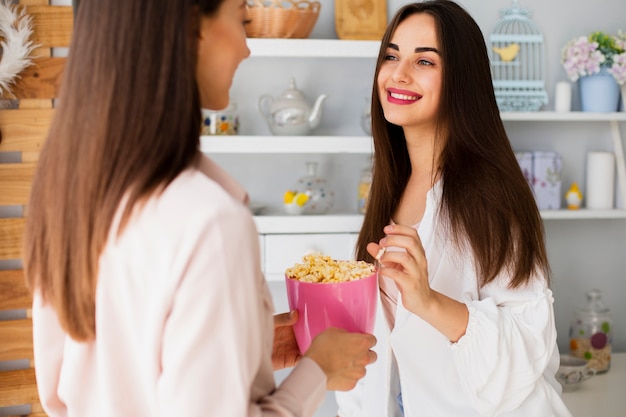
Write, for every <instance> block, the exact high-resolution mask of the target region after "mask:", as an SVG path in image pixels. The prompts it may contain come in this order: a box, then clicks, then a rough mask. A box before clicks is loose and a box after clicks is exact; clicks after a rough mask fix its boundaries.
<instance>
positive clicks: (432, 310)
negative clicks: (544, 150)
mask: <svg viewBox="0 0 626 417" xmlns="http://www.w3.org/2000/svg"><path fill="white" fill-rule="evenodd" d="M372 128H373V138H374V148H375V154H376V158H375V162H374V170H373V182H372V186H371V191H370V198H369V201H368V205H367V211H366V214H365V219H364V223H363V226H362V228H361V231H360V235H359V238H358V242H357V258H358V259H363V260H368V261H374V259H375V258H376V259H378V261H379V262H380V269H379V273H380V281H379V284H380V290H381V300H382V306H383V311H384V316H385V318H386V319H387V320H386V322H387V323H388V325H389V326H388V327H389V329H390V333H389V334H388V335H387V336H384V335H382V336H381V335H377V336H378V339H379V345H378V346H379V347H380V348H381V350H383V351H384V349H385V346H384V345H383V339H388V343H389V344H390V351H391V354H390V355H389V356H390V358H389V361H388V362H386V363H385V362H383V357H382V355H381V356H380V358H379V363H380V366H381V367H383V368H384V369H389V371H387V373H386V374H384V376H383V377H381V378H378V381H373V380H370V378H369V375H370V374H372V375H373V374H375V373H376V372H370V371H368V377H366V378H365V379H364V380H362V381H360V382H359V383H358V384H357V389H355V390H354V391H353V392H350V393H346V394H343V395H341V394H339V395H338V396H337V399H338V403H339V406H340V407H339V415H340V416H341V417H357V416H358V417H366V416H367V417H369V416H375V417H384V416H394V417H395V416H402V415H404V416H406V417H416V416H427V417H433V416H437V417H452V416H456V417H472V416H507V417H513V416H515V417H528V416H533V417H540V416H541V417H548V416H560V417H562V416H570V413H569V411H568V410H567V408H566V407H565V405H564V403H563V401H562V399H561V397H560V392H561V387H560V385H559V384H558V382H557V381H556V379H555V377H554V375H555V373H556V371H557V368H558V366H559V352H558V348H557V344H556V329H555V324H554V311H553V296H552V292H551V290H550V288H549V273H550V271H549V264H548V259H547V255H546V248H545V242H544V229H543V225H542V220H541V217H540V214H539V211H538V209H537V206H536V204H535V201H534V198H533V194H532V192H531V190H530V188H529V186H528V184H527V182H526V180H525V178H524V176H523V175H522V173H521V170H520V168H519V165H518V163H517V160H516V158H515V155H514V152H513V150H512V149H511V145H510V143H509V140H508V138H507V135H506V132H505V129H504V126H503V124H502V121H501V119H500V114H499V111H498V107H497V104H496V100H495V96H494V91H493V85H492V79H491V74H490V65H489V58H488V54H487V51H486V47H485V42H484V39H483V36H482V33H481V31H480V28H479V27H478V25H477V24H476V23H475V21H474V20H473V19H472V17H471V16H470V15H469V14H468V13H467V12H466V11H465V10H464V9H463V8H462V7H461V6H459V5H457V4H456V3H454V2H452V1H447V0H433V1H425V2H420V3H414V4H409V5H406V6H404V7H402V8H401V9H400V10H399V11H398V12H397V14H396V15H395V17H394V18H393V19H392V20H391V22H390V24H389V26H388V28H387V31H386V33H385V35H384V37H383V39H382V44H381V47H380V54H379V56H378V61H377V64H376V71H375V77H374V88H373V92H372ZM383 336H384V338H383ZM379 354H380V352H379ZM374 367H375V368H376V365H374ZM376 383H379V384H380V386H377V385H375V384H376ZM372 384H373V385H374V386H376V387H377V389H372V388H371V387H372V386H373V385H372ZM365 393H367V395H364V394H365ZM373 393H378V394H379V395H378V397H379V399H378V401H377V402H376V404H373V403H371V402H368V401H371V399H372V398H373V397H374V394H373ZM381 397H382V399H383V400H382V401H381V400H380V398H381ZM371 410H375V411H371Z"/></svg>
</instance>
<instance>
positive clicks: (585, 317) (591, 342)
mask: <svg viewBox="0 0 626 417" xmlns="http://www.w3.org/2000/svg"><path fill="white" fill-rule="evenodd" d="M586 295H587V304H586V305H584V306H583V307H581V308H579V309H577V310H576V312H575V313H574V317H573V319H572V322H571V326H570V332H569V336H570V338H569V339H570V343H569V346H570V353H571V354H572V356H576V357H578V358H582V359H585V360H587V366H588V367H589V368H590V369H593V370H595V371H596V372H597V373H604V372H607V371H608V370H609V368H610V367H611V346H612V342H613V319H612V316H611V310H610V309H609V308H608V307H606V306H605V305H604V303H603V302H602V293H601V292H600V290H590V291H589V292H587V294H586Z"/></svg>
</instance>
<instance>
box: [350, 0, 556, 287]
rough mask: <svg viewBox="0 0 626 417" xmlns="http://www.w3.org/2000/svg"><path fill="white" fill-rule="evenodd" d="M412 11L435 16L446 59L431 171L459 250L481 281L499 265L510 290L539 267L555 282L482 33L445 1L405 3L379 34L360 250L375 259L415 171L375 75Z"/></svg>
mask: <svg viewBox="0 0 626 417" xmlns="http://www.w3.org/2000/svg"><path fill="white" fill-rule="evenodd" d="M416 13H426V14H428V15H430V16H432V17H433V18H434V20H435V26H436V31H437V39H438V42H439V48H440V53H441V57H442V66H443V75H442V76H443V83H442V92H441V103H440V108H439V112H438V114H439V117H438V132H439V133H440V137H439V138H438V147H439V148H440V149H441V155H440V160H439V161H438V164H437V165H438V166H439V172H438V173H436V174H437V175H433V177H440V178H442V183H443V195H442V207H441V210H440V211H439V219H440V220H442V221H444V222H445V223H444V224H446V225H448V227H450V230H451V232H452V238H453V240H454V243H455V244H456V245H457V247H461V246H465V245H469V247H470V248H471V250H472V251H473V254H474V256H475V258H476V260H477V265H476V267H477V273H478V274H479V279H480V282H481V285H485V284H487V283H489V282H490V281H492V280H493V279H495V278H496V276H497V275H498V273H500V272H501V271H502V270H503V269H507V270H508V271H509V272H510V273H511V276H512V278H511V281H510V283H509V286H510V287H513V288H515V287H519V286H522V285H523V284H524V283H526V282H528V280H530V279H531V278H532V277H533V276H535V275H536V273H543V274H544V275H545V277H546V278H547V279H548V282H549V277H550V268H549V263H548V258H547V254H546V248H545V241H544V228H543V222H542V220H541V216H540V213H539V210H538V208H537V205H536V203H535V199H534V196H533V193H532V191H531V189H530V187H529V185H528V183H527V181H526V179H525V178H524V176H523V174H522V172H521V169H520V167H519V164H518V162H517V159H516V158H515V154H514V152H513V149H512V148H511V144H510V142H509V139H508V137H507V134H506V131H505V129H504V125H503V123H502V120H501V118H500V112H499V109H498V106H497V103H496V99H495V94H494V90H493V83H492V78H491V69H490V65H489V57H488V54H487V49H486V45H485V41H484V38H483V35H482V32H481V31H480V28H479V27H478V25H477V24H476V22H475V21H474V19H473V18H472V17H471V16H470V15H469V13H467V12H466V11H465V10H464V9H463V8H462V7H461V6H459V5H458V4H456V3H455V2H453V1H448V0H430V1H423V2H419V3H412V4H408V5H406V6H404V7H402V8H401V9H400V10H399V11H398V12H397V13H396V15H395V16H394V17H393V19H392V20H391V22H390V23H389V25H388V27H387V30H386V32H385V34H384V36H383V39H382V43H381V46H380V52H379V55H378V60H377V63H376V71H375V75H374V86H373V89H372V108H371V112H372V133H373V137H374V151H375V155H376V157H375V159H374V170H373V179H372V186H371V191H370V197H369V201H368V205H367V211H366V214H365V219H364V222H363V226H362V228H361V232H360V234H359V238H358V241H357V248H356V257H357V259H362V260H367V261H370V262H373V259H372V257H371V256H370V255H369V254H368V253H367V250H366V246H367V244H368V243H369V242H378V241H379V240H380V239H381V238H382V237H383V228H384V226H386V225H387V224H389V222H390V219H392V218H393V215H394V210H395V209H396V207H397V206H398V204H399V202H400V198H401V197H402V194H403V192H404V189H405V187H406V185H407V182H408V179H409V177H410V175H411V161H410V159H409V154H408V150H407V145H406V140H405V137H404V132H403V130H402V128H401V127H400V126H397V125H393V124H391V123H389V122H387V121H386V120H385V117H384V114H383V110H382V106H381V102H380V100H381V98H380V96H379V94H378V88H377V85H376V84H377V83H376V80H377V79H378V73H379V71H380V67H381V65H382V63H383V62H384V58H385V55H386V51H387V47H388V45H389V43H390V41H391V37H392V35H393V34H394V32H395V30H396V28H397V27H398V25H399V24H400V23H401V22H403V21H404V20H405V19H406V18H407V17H408V16H411V15H413V14H416Z"/></svg>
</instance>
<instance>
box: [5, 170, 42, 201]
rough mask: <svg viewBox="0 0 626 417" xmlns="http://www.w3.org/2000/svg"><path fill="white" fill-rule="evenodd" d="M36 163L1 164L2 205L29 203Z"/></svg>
mask: <svg viewBox="0 0 626 417" xmlns="http://www.w3.org/2000/svg"><path fill="white" fill-rule="evenodd" d="M34 174H35V164H34V163H27V164H0V205H5V206H19V205H25V204H28V198H29V197H30V188H31V183H32V182H33V176H34Z"/></svg>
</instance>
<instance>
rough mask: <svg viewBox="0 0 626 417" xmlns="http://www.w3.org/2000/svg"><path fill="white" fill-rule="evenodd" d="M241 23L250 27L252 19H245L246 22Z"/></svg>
mask: <svg viewBox="0 0 626 417" xmlns="http://www.w3.org/2000/svg"><path fill="white" fill-rule="evenodd" d="M241 23H243V25H244V26H246V25H249V24H250V23H252V19H244V21H243V22H241Z"/></svg>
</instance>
